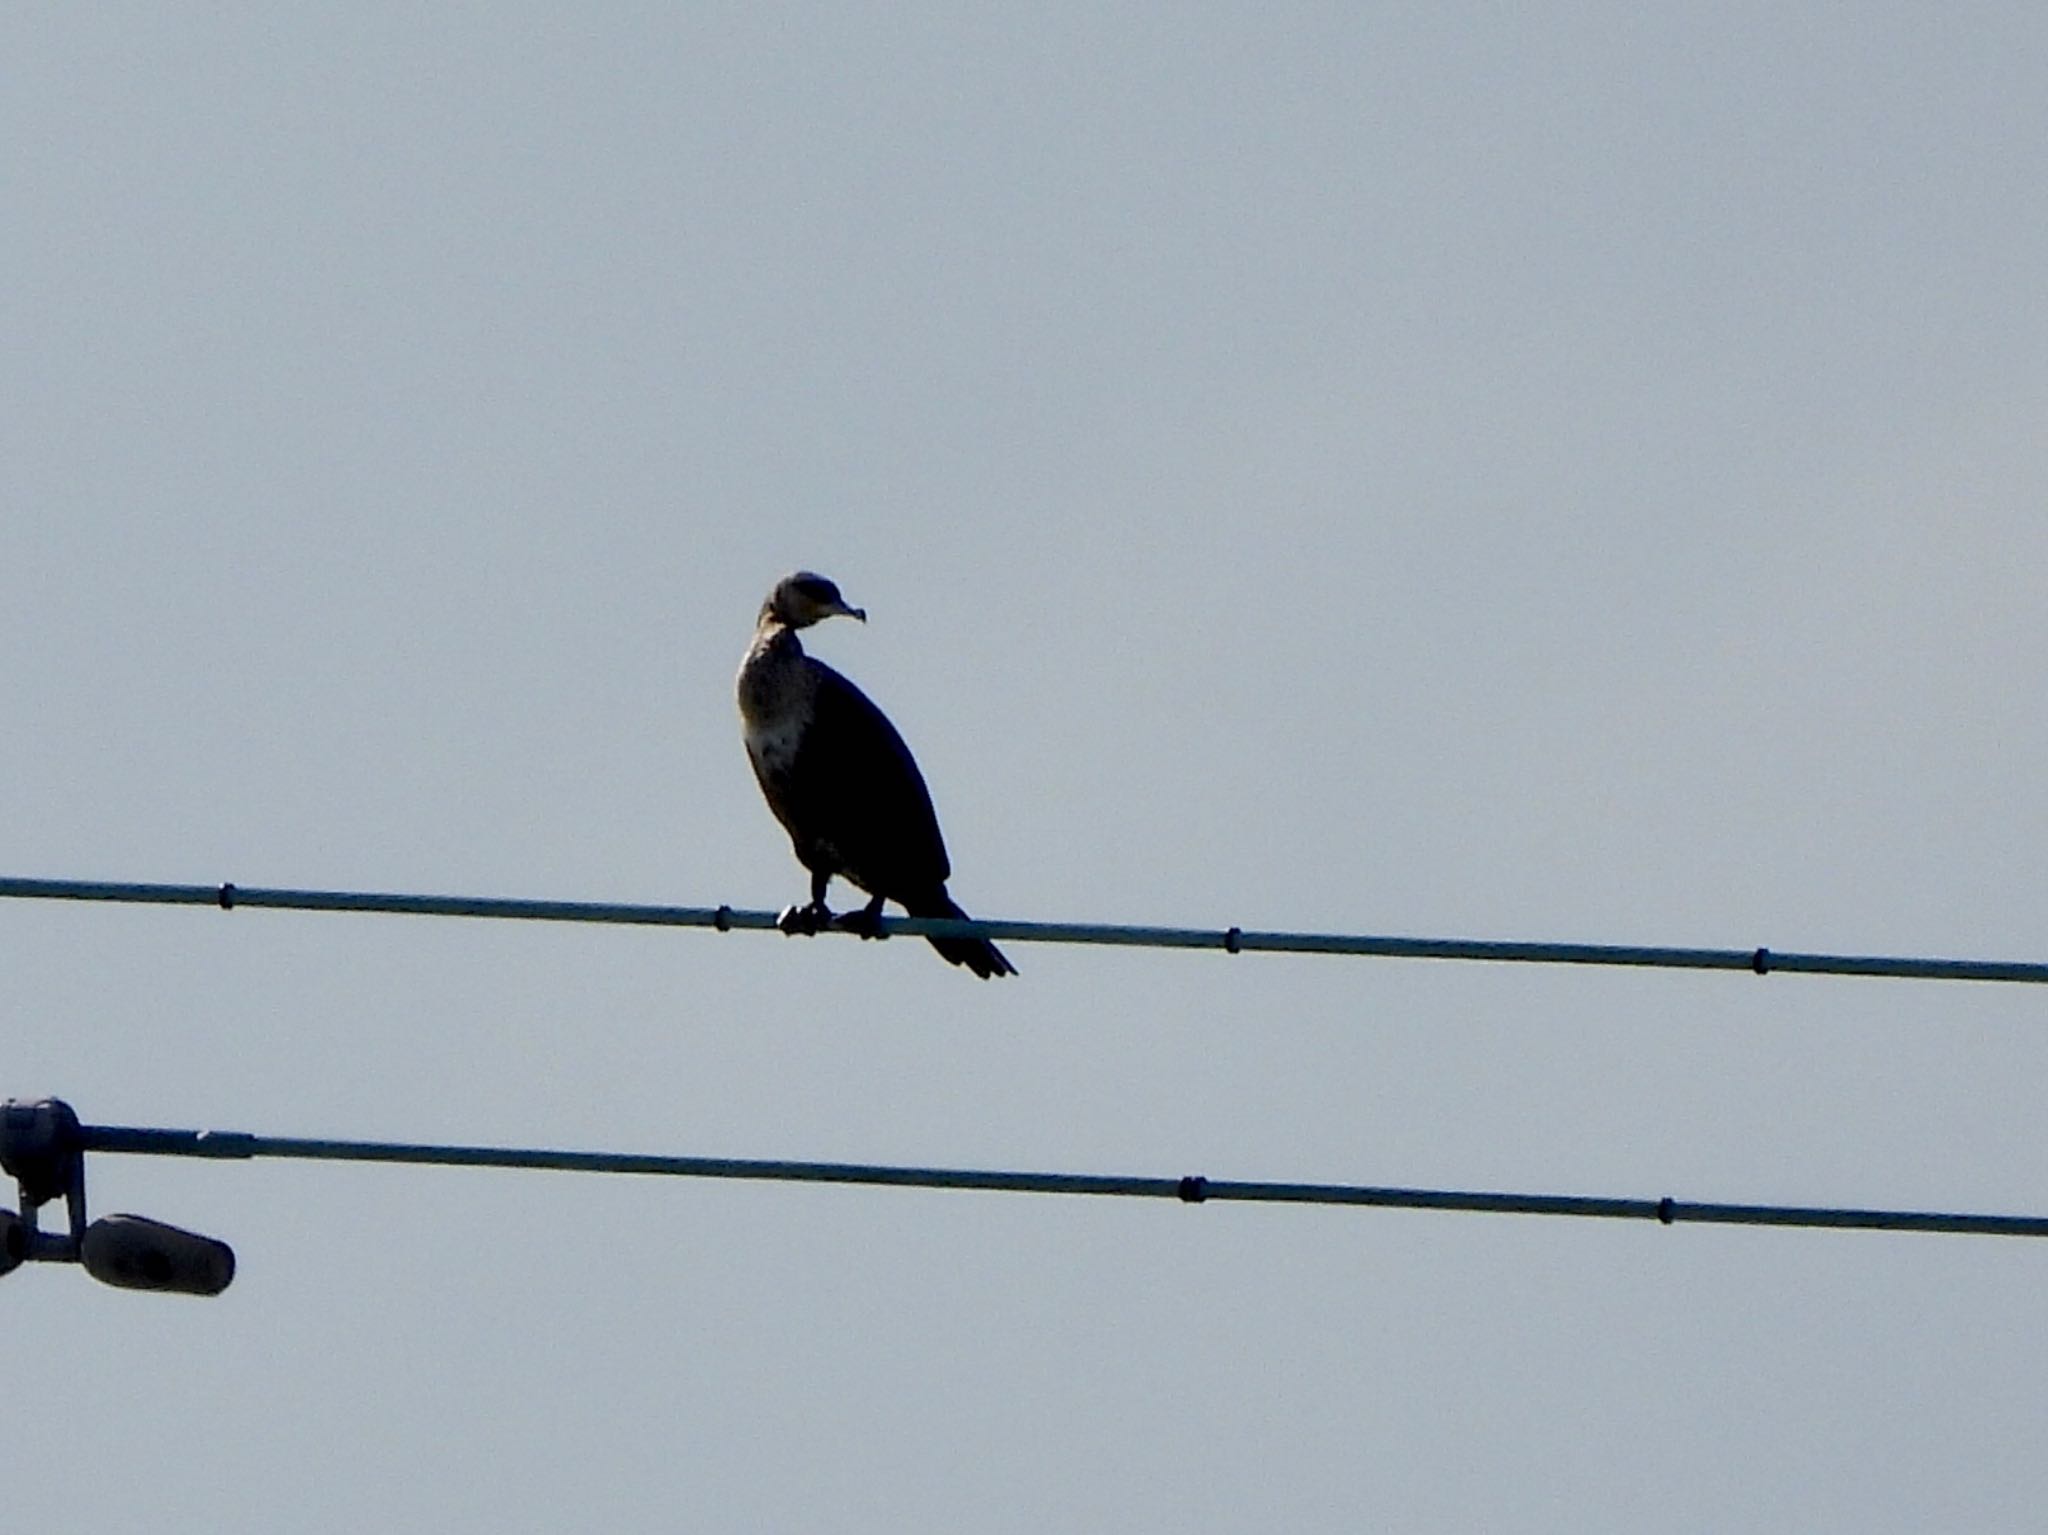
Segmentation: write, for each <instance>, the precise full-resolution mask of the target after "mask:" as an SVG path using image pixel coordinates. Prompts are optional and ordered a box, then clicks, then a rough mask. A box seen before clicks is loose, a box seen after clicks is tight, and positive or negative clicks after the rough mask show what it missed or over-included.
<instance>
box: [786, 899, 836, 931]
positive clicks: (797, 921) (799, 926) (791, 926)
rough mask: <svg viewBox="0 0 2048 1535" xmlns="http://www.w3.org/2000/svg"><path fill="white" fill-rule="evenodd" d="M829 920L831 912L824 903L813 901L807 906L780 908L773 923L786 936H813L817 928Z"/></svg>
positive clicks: (826, 923)
mask: <svg viewBox="0 0 2048 1535" xmlns="http://www.w3.org/2000/svg"><path fill="white" fill-rule="evenodd" d="M831 921H832V913H831V911H830V910H829V909H828V908H827V907H826V905H825V903H824V902H823V901H813V902H811V904H810V905H808V906H785V907H784V908H783V909H782V912H781V915H779V916H778V917H776V919H775V925H776V926H777V927H779V928H781V929H782V931H783V934H784V935H785V936H787V937H791V938H794V937H797V936H799V935H801V936H802V937H805V938H814V937H816V936H817V934H818V931H819V929H821V928H823V927H825V926H827V925H828V924H830V923H831Z"/></svg>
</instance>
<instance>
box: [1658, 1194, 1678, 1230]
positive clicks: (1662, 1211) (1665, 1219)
mask: <svg viewBox="0 0 2048 1535" xmlns="http://www.w3.org/2000/svg"><path fill="white" fill-rule="evenodd" d="M1677 1219H1678V1214H1677V1206H1675V1205H1674V1204H1673V1203H1672V1202H1671V1196H1670V1195H1669V1194H1666V1195H1665V1196H1664V1197H1663V1198H1662V1199H1660V1200H1658V1201H1657V1220H1658V1222H1659V1223H1660V1224H1662V1225H1666V1226H1668V1225H1670V1224H1671V1223H1672V1222H1673V1221H1675V1220H1677Z"/></svg>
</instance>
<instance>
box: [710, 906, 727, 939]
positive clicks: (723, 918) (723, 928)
mask: <svg viewBox="0 0 2048 1535" xmlns="http://www.w3.org/2000/svg"><path fill="white" fill-rule="evenodd" d="M711 925H712V926H713V927H715V928H717V929H718V930H719V931H720V932H721V933H729V932H731V931H732V908H731V907H730V906H721V907H719V908H718V910H717V911H715V912H713V913H712V914H711Z"/></svg>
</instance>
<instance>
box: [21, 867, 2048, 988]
mask: <svg viewBox="0 0 2048 1535" xmlns="http://www.w3.org/2000/svg"><path fill="white" fill-rule="evenodd" d="M0 897H12V898H15V899H18V900H41V901H115V902H128V903H135V904H141V905H148V906H216V907H220V908H222V909H223V910H232V909H233V908H235V907H238V906H264V907H273V908H279V909H283V910H290V911H354V912H381V913H386V914H390V915H396V916H430V917H485V918H496V919H499V920H510V921H526V922H597V923H609V924H625V925H630V926H639V927H708V928H713V929H715V930H717V931H719V932H733V931H739V930H747V931H758V930H769V931H773V930H775V929H776V927H777V916H776V914H775V913H774V912H770V911H749V910H741V909H738V908H735V907H731V906H648V905H633V904H628V903H623V902H616V901H547V900H526V899H517V898H508V897H502V896H467V895H397V894H387V893H380V892H375V891H359V890H287V889H267V888H262V887H257V886H245V885H234V884H220V885H165V884H147V883H139V882H132V881H117V880H76V879H16V878H8V877H0ZM878 926H879V928H880V932H881V935H882V936H885V937H886V936H888V935H889V934H892V933H902V934H906V935H913V936H917V937H924V938H932V937H936V938H987V939H996V938H1001V939H1007V940H1010V941H1013V942H1017V943H1082V944H1106V945H1111V946H1114V947H1121V948H1144V949H1221V950H1223V951H1224V952H1225V953H1229V954H1240V953H1253V952H1264V953H1272V954H1351V955H1366V956H1370V957H1374V958H1379V959H1457V960H1488V961H1492V962H1495V963H1512V964H1537V965H1621V966H1631V967H1635V968H1640V969H1656V970H1747V971H1751V972H1753V973H1754V974H1757V975H1768V974H1770V973H1772V972H1773V971H1793V972H1797V973H1799V974H1803V975H1861V976H1877V977H1885V978H1889V979H1895V980H1921V981H2007V982H2021V983H2030V984H2034V985H2041V984H2044V983H2048V963H2044V962H2040V961H2033V960H1998V959H1944V958H1929V957H1921V956H1913V955H1879V954H1818V953H1802V952H1798V951H1792V950H1777V949H1769V948H1754V949H1709V948H1687V947H1675V946H1666V945H1659V946H1646V945H1640V944H1619V943H1544V942H1521V941H1504V940H1497V939H1487V938H1399V937H1385V936H1380V935H1376V934H1367V933H1297V932H1278V931H1267V930H1263V929H1258V928H1241V927H1224V928H1213V927H1206V928H1205V927H1136V926H1128V925H1122V924H1116V923H1106V922H1005V921H969V920H953V919H949V918H938V917H884V918H882V919H880V921H879V924H878Z"/></svg>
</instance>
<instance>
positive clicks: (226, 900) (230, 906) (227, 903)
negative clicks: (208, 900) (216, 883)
mask: <svg viewBox="0 0 2048 1535" xmlns="http://www.w3.org/2000/svg"><path fill="white" fill-rule="evenodd" d="M214 899H215V900H217V901H219V902H220V909H221V910H222V911H233V910H234V909H235V887H234V883H233V881H229V882H227V883H225V884H223V885H222V886H221V887H220V889H219V890H218V891H216V892H215V893H214Z"/></svg>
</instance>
